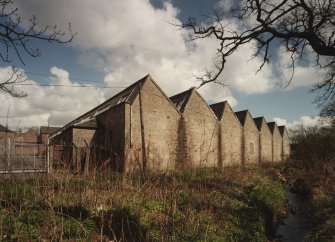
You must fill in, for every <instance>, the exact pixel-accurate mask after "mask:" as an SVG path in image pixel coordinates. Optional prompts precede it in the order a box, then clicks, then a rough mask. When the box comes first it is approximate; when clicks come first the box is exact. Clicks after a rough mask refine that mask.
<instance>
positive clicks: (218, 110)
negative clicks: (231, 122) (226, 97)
mask: <svg viewBox="0 0 335 242" xmlns="http://www.w3.org/2000/svg"><path fill="white" fill-rule="evenodd" d="M227 104H228V102H227V101H223V102H219V103H214V104H211V105H209V106H210V108H211V109H212V110H213V112H214V113H215V115H216V117H217V118H218V119H221V118H222V116H223V113H224V110H225V108H226V106H227Z"/></svg>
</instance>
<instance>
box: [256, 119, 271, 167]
mask: <svg viewBox="0 0 335 242" xmlns="http://www.w3.org/2000/svg"><path fill="white" fill-rule="evenodd" d="M259 138H260V141H259V142H260V161H261V162H270V161H272V134H271V131H270V129H269V127H268V126H267V124H266V122H265V121H264V119H263V121H262V127H261V130H260V134H259Z"/></svg>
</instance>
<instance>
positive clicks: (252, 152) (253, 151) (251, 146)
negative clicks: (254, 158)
mask: <svg viewBox="0 0 335 242" xmlns="http://www.w3.org/2000/svg"><path fill="white" fill-rule="evenodd" d="M254 153H255V147H254V143H252V142H250V154H254Z"/></svg>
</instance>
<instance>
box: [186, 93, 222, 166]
mask: <svg viewBox="0 0 335 242" xmlns="http://www.w3.org/2000/svg"><path fill="white" fill-rule="evenodd" d="M183 117H184V120H185V130H186V131H185V134H186V140H185V141H186V147H187V157H186V159H187V162H190V164H191V165H192V166H194V167H205V166H217V165H218V160H217V158H218V156H217V152H218V146H217V139H218V138H217V135H218V125H217V122H218V120H217V118H216V116H215V114H214V113H213V111H212V110H211V108H210V107H209V106H208V105H207V103H206V102H205V101H204V100H203V99H202V97H201V96H200V94H199V93H198V92H197V91H195V90H193V91H192V94H191V96H190V98H189V101H188V103H187V105H186V107H185V110H184V113H183Z"/></svg>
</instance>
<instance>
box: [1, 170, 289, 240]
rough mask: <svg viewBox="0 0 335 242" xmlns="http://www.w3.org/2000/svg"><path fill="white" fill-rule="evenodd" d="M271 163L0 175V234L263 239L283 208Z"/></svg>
mask: <svg viewBox="0 0 335 242" xmlns="http://www.w3.org/2000/svg"><path fill="white" fill-rule="evenodd" d="M275 174H276V169H275V168H273V167H263V168H259V167H258V168H256V167H249V168H244V169H242V168H236V167H231V168H226V169H224V170H222V171H219V170H217V169H200V170H192V171H183V172H176V173H173V174H165V175H161V174H152V175H150V176H146V177H140V176H133V177H122V176H120V175H118V174H110V173H109V174H107V173H106V174H105V173H99V174H95V175H94V176H93V175H91V176H84V175H70V174H68V173H56V174H53V175H51V176H50V177H48V178H42V179H31V180H7V181H4V180H3V181H0V192H1V193H0V201H1V203H0V204H1V206H0V221H1V223H0V236H1V240H4V241H6V240H8V241H10V240H20V241H21V240H23V241H27V240H30V241H34V240H82V241H92V240H112V239H117V240H120V239H121V240H122V241H265V240H266V235H267V236H270V235H271V232H272V228H273V225H274V224H275V223H276V221H278V218H279V217H281V216H283V215H284V213H285V197H284V190H283V186H282V184H280V182H279V181H277V179H276V175H275Z"/></svg>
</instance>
